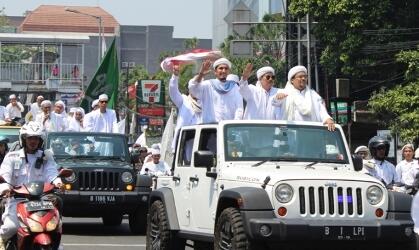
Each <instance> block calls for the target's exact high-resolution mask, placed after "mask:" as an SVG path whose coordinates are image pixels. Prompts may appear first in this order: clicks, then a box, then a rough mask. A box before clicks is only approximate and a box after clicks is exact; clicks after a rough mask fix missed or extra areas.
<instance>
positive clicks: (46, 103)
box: [41, 100, 52, 108]
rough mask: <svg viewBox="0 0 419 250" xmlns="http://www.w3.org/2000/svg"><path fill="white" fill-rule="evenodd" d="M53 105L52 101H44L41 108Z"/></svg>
mask: <svg viewBox="0 0 419 250" xmlns="http://www.w3.org/2000/svg"><path fill="white" fill-rule="evenodd" d="M51 105H52V103H51V101H50V100H43V101H42V102H41V107H42V108H43V107H51Z"/></svg>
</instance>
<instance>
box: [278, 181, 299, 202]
mask: <svg viewBox="0 0 419 250" xmlns="http://www.w3.org/2000/svg"><path fill="white" fill-rule="evenodd" d="M293 195H294V190H293V189H292V187H291V186H290V185H288V184H280V185H279V186H278V187H276V189H275V197H276V199H277V200H278V201H279V202H281V203H288V202H290V201H291V199H292V196H293Z"/></svg>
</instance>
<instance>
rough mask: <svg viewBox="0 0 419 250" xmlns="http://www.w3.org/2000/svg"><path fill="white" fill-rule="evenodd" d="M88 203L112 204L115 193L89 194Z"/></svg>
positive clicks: (114, 200) (114, 201)
mask: <svg viewBox="0 0 419 250" xmlns="http://www.w3.org/2000/svg"><path fill="white" fill-rule="evenodd" d="M90 203H93V204H114V203H116V197H115V195H90Z"/></svg>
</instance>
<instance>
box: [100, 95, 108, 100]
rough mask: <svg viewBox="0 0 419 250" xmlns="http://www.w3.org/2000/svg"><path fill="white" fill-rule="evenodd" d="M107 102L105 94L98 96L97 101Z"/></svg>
mask: <svg viewBox="0 0 419 250" xmlns="http://www.w3.org/2000/svg"><path fill="white" fill-rule="evenodd" d="M108 100H109V98H108V95H107V94H101V95H100V96H99V101H108Z"/></svg>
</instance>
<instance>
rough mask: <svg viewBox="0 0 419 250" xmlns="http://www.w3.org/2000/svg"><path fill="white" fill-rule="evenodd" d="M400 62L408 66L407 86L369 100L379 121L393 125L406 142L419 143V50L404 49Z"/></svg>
mask: <svg viewBox="0 0 419 250" xmlns="http://www.w3.org/2000/svg"><path fill="white" fill-rule="evenodd" d="M397 61H398V62H401V63H403V64H406V65H407V70H406V75H405V78H406V79H407V80H408V81H409V83H408V84H406V85H398V86H396V87H394V88H393V89H390V90H387V91H386V90H385V89H384V88H383V89H381V90H380V91H378V92H375V93H374V95H373V96H372V97H371V99H370V100H369V102H368V105H369V106H370V108H371V109H372V110H373V112H374V113H375V114H376V115H377V116H378V118H379V120H380V121H381V122H383V123H385V124H386V125H388V126H389V128H390V129H391V131H392V133H398V134H399V135H400V138H401V139H402V140H403V141H405V142H414V143H415V145H418V144H419V112H418V110H419V95H418V93H419V49H418V50H414V51H403V52H400V53H399V54H398V55H397Z"/></svg>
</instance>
